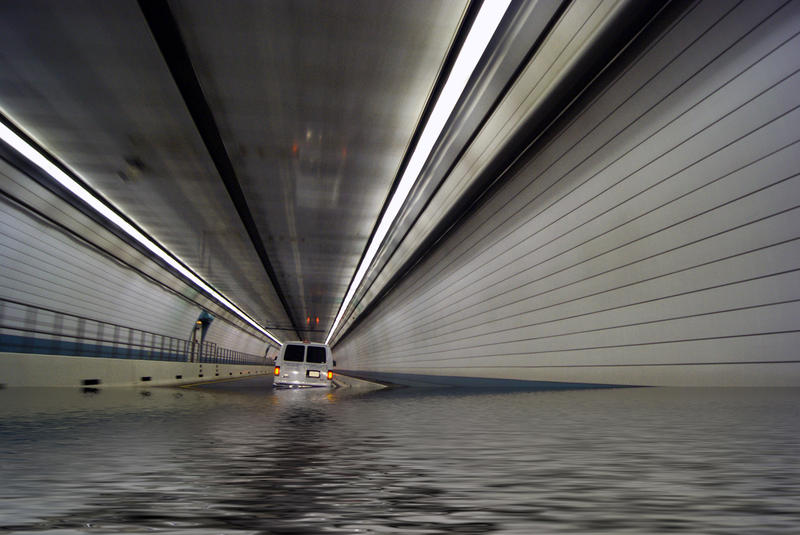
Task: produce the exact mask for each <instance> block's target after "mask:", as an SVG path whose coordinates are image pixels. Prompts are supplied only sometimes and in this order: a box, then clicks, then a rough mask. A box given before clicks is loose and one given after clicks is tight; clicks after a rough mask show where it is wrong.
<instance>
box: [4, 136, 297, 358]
mask: <svg viewBox="0 0 800 535" xmlns="http://www.w3.org/2000/svg"><path fill="white" fill-rule="evenodd" d="M0 139H2V140H3V141H5V142H6V143H8V144H9V145H11V147H13V148H14V150H16V151H17V152H19V153H20V154H21V155H22V156H24V157H25V158H27V159H28V160H29V161H30V162H31V163H33V164H34V165H36V166H37V167H39V168H40V169H41V170H42V171H44V172H45V173H47V174H48V175H49V176H50V177H51V178H53V180H55V181H56V182H58V183H59V184H61V185H62V186H64V187H65V188H67V189H68V190H69V191H71V192H72V193H74V194H75V195H76V196H77V197H78V198H79V199H81V200H82V201H83V202H85V203H86V204H88V205H89V206H91V207H92V208H93V209H94V210H95V211H97V212H98V213H100V214H101V215H102V216H103V217H105V218H106V219H108V220H109V221H111V222H112V223H114V224H115V225H116V226H118V227H119V228H120V229H122V231H123V232H125V234H127V235H128V236H130V237H131V238H133V239H134V240H136V241H137V242H139V243H140V244H142V245H144V246H145V247H146V248H147V249H148V250H149V251H151V252H152V253H153V254H155V255H156V256H157V257H159V258H160V259H162V260H163V261H164V262H166V263H167V264H169V265H170V266H171V267H172V268H173V269H174V270H175V271H177V272H178V273H180V274H181V275H183V277H185V278H186V279H188V280H189V281H191V282H192V283H194V284H195V285H197V286H199V287H200V288H202V289H203V290H204V291H206V292H207V293H208V294H209V295H211V296H212V297H213V298H214V299H216V300H217V301H219V302H220V303H222V304H223V305H224V306H225V307H226V308H227V309H228V310H230V311H231V312H233V313H234V314H236V315H237V316H239V317H240V318H242V319H243V320H244V321H246V322H247V323H249V324H250V325H252V326H253V327H254V328H255V329H257V330H258V331H259V332H262V333H264V334H265V335H266V336H267V337H269V338H270V339H271V340H273V341H274V342H276V343H277V344H278V345H283V344H282V343H281V342H280V340H278V339H277V338H275V337H274V336H273V335H272V333H270V332H269V331H267V330H266V329H264V328H263V327H261V326H260V325H259V324H258V323H256V322H255V321H254V320H253V319H251V318H250V316H248V315H247V314H245V313H244V311H242V310H241V309H239V308H238V307H237V306H236V305H234V304H233V303H232V302H231V301H230V300H228V299H227V298H226V297H225V296H223V295H222V294H221V293H219V292H218V291H216V290H215V289H214V288H212V287H211V286H209V285H208V284H207V283H206V282H205V281H203V279H201V278H200V277H198V276H197V275H195V274H194V273H192V272H191V271H190V270H189V269H187V268H186V267H185V266H184V265H183V264H182V263H181V262H179V261H178V260H176V259H175V258H174V257H173V256H172V255H171V254H169V253H168V252H167V251H166V250H165V249H163V248H162V247H161V246H160V245H158V244H157V243H155V242H153V241H152V240H151V239H149V238H148V237H147V236H145V235H144V234H142V233H141V232H139V231H138V230H137V229H136V227H134V226H133V225H131V224H130V223H128V222H127V221H125V219H124V218H122V217H121V216H120V215H119V213H117V211H115V210H114V209H111V208H109V207H108V206H107V205H106V204H104V203H103V202H101V201H100V200H99V199H98V198H97V197H95V196H94V195H92V194H91V193H90V192H89V191H88V190H86V188H84V187H83V186H81V185H80V184H79V183H78V182H76V181H75V180H73V179H72V178H71V177H70V176H69V175H68V174H66V173H65V172H64V171H62V170H61V169H59V167H58V166H56V165H55V164H53V163H52V162H51V161H50V160H48V159H47V158H45V157H44V155H42V154H41V153H40V152H39V151H38V150H37V149H36V148H34V147H33V146H32V145H30V144H29V143H28V142H27V141H25V140H24V139H22V138H21V137H20V136H18V135H17V134H16V133H15V132H14V131H12V130H11V129H9V128H8V127H7V126H6V125H4V124H3V123H2V122H0Z"/></svg>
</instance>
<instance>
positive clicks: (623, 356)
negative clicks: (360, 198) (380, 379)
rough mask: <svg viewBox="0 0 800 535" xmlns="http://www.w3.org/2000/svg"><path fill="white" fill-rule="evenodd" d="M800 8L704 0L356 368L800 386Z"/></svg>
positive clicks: (380, 322)
mask: <svg viewBox="0 0 800 535" xmlns="http://www.w3.org/2000/svg"><path fill="white" fill-rule="evenodd" d="M798 33H800V2H742V3H734V2H699V3H697V4H695V5H694V6H692V7H691V8H689V9H688V10H687V11H686V12H685V13H684V14H683V15H682V16H681V17H679V18H678V19H677V20H674V21H672V22H671V23H670V24H669V26H668V27H666V28H664V29H663V30H660V31H659V33H658V35H655V36H653V37H652V38H651V39H650V40H649V42H648V44H647V46H646V47H645V48H644V49H643V50H642V51H641V52H640V53H639V54H638V56H637V57H636V59H635V60H634V61H632V62H631V63H630V64H628V66H627V67H626V68H625V69H622V70H621V72H618V73H617V74H616V75H615V79H613V81H611V83H609V84H608V85H607V86H605V88H604V89H603V90H602V92H599V94H597V95H595V96H594V97H593V100H592V101H591V102H589V103H588V104H587V105H585V106H584V107H582V108H581V111H580V113H578V114H576V115H575V116H574V117H573V118H572V119H571V121H570V122H569V124H567V125H566V126H565V127H564V128H562V129H561V130H560V131H559V132H558V133H557V135H555V136H552V137H551V139H550V140H549V141H548V142H547V144H546V145H544V146H542V147H539V148H538V149H537V150H536V153H535V154H534V155H533V156H532V157H531V158H530V159H529V160H528V161H527V163H526V164H525V165H524V166H523V167H522V168H521V169H519V170H518V171H516V172H515V173H514V174H513V176H510V177H508V178H507V179H506V180H505V182H504V183H503V184H502V186H501V187H500V188H498V189H497V190H496V191H495V192H494V193H493V194H492V195H491V196H490V197H489V198H488V199H487V200H486V202H484V203H483V204H482V205H481V206H480V207H479V208H478V209H477V210H476V211H475V212H474V213H472V214H471V215H469V217H468V218H467V219H466V220H465V222H464V223H463V224H461V225H460V226H459V227H458V228H457V229H456V230H455V231H454V232H452V233H451V234H450V235H449V236H448V237H447V238H446V240H444V242H443V243H442V244H441V245H440V246H439V247H438V248H437V249H436V250H435V251H434V252H433V253H432V254H431V255H430V256H429V257H427V258H426V259H425V260H424V261H423V262H421V263H420V264H418V265H417V267H416V269H415V270H414V272H413V273H411V274H410V275H409V276H407V277H406V278H405V279H404V280H403V281H401V283H400V284H398V286H397V287H396V288H395V289H394V290H393V291H392V292H391V293H390V294H389V295H388V296H387V297H386V299H385V300H384V301H383V302H382V303H381V304H380V305H379V306H378V307H376V309H375V310H374V311H373V312H372V313H371V314H370V316H369V317H367V318H366V319H365V320H364V321H362V322H361V323H360V325H358V326H357V327H356V328H355V329H354V330H353V331H352V332H351V333H349V335H348V336H347V337H345V338H344V339H343V341H342V342H341V343H340V344H338V346H336V347H335V348H334V353H335V356H336V358H337V360H338V362H339V366H340V367H342V368H347V369H352V370H362V371H378V372H393V373H420V374H439V375H454V376H481V377H497V378H521V379H536V380H553V381H579V382H595V383H615V384H616V383H624V384H668V385H781V384H787V385H798V384H800V363H799V362H800V361H798V356H797V347H798V344H800V322H799V321H798V318H800V275H799V273H800V239H799V238H800V178H798V176H797V174H798V171H799V170H800V165H798V164H800V143H798V142H799V141H800V129H798V126H797V125H798V124H800V72H798V71H800V37H799V36H798Z"/></svg>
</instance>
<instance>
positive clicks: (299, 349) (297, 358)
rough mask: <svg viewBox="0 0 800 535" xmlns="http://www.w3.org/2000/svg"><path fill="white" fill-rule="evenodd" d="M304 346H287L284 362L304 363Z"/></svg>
mask: <svg viewBox="0 0 800 535" xmlns="http://www.w3.org/2000/svg"><path fill="white" fill-rule="evenodd" d="M304 350H305V347H304V346H297V345H287V346H286V351H284V353H283V360H286V361H289V362H303V351H304Z"/></svg>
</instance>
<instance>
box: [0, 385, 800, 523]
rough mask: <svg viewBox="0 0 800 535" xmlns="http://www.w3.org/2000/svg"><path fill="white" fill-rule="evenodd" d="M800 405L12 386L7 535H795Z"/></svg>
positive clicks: (2, 438) (734, 398) (6, 419)
mask: <svg viewBox="0 0 800 535" xmlns="http://www.w3.org/2000/svg"><path fill="white" fill-rule="evenodd" d="M144 392H147V393H148V394H149V395H143V393H144ZM798 401H800V391H798V390H796V389H778V390H763V389H733V390H726V389H710V390H702V389H623V390H598V391H572V392H538V393H537V392H511V393H505V392H486V391H468V390H457V389H447V390H441V391H437V390H429V389H426V390H424V391H418V390H414V389H406V390H396V391H378V392H374V393H370V394H359V395H354V394H353V393H348V392H346V391H332V390H324V391H322V390H285V391H276V392H273V391H272V390H270V389H252V388H251V389H245V390H242V391H236V390H226V391H213V390H204V391H193V390H185V389H181V390H170V389H151V390H146V391H136V390H108V389H103V390H101V391H100V392H91V393H82V392H78V391H71V390H61V389H59V390H58V391H56V392H50V391H44V390H42V391H35V392H34V391H29V392H21V391H17V390H5V391H0V407H1V408H0V479H2V481H4V485H3V486H2V488H0V533H4V532H5V533H9V532H10V533H17V532H18V533H79V532H86V531H91V532H98V533H112V532H114V533H116V532H143V531H158V532H162V533H317V532H342V533H365V532H366V533H385V532H402V533H532V532H543V533H558V532H585V533H597V532H604V533H619V532H635V533H653V532H671V531H676V532H690V533H742V532H749V531H753V532H759V533H794V532H795V530H796V526H797V525H800V500H799V499H798V496H800V468H798V463H796V452H797V451H798V442H800V440H799V439H800V432H798V426H797V424H798V407H800V404H798Z"/></svg>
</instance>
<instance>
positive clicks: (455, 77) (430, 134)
mask: <svg viewBox="0 0 800 535" xmlns="http://www.w3.org/2000/svg"><path fill="white" fill-rule="evenodd" d="M509 3H510V0H484V2H483V5H482V6H481V9H480V11H478V15H477V16H476V17H475V21H474V22H473V24H472V28H470V30H469V34H468V35H467V38H466V40H464V45H463V46H462V47H461V50H460V51H459V53H458V57H457V58H456V61H455V63H454V64H453V69H452V70H451V71H450V75H449V76H448V77H447V81H446V82H445V84H444V87H443V88H442V92H441V93H440V94H439V98H438V99H437V100H436V104H435V105H434V107H433V111H432V112H431V115H430V117H428V121H427V122H426V123H425V128H424V129H423V131H422V135H421V136H420V138H419V141H418V142H417V146H416V147H415V148H414V152H413V154H412V155H411V159H409V161H408V165H407V166H406V169H405V171H404V172H403V176H402V177H401V178H400V183H399V184H398V186H397V189H396V190H395V192H394V195H392V199H391V201H389V205H388V206H387V207H386V212H384V214H383V217H382V218H381V221H380V223H379V224H378V228H377V230H376V231H375V235H374V236H373V237H372V240H371V241H370V243H369V247H368V248H367V252H366V254H365V255H364V258H363V259H362V261H361V264H359V266H358V270H357V271H356V274H355V277H353V282H352V283H351V284H350V287H349V288H348V289H347V294H346V295H345V298H344V301H342V306H341V307H340V308H339V313H338V314H337V315H336V319H335V320H334V322H333V325H332V326H331V330H330V331H329V332H328V336H327V338H326V339H325V343H326V344H327V343H329V342H330V340H331V337H333V333H334V331H336V328H337V327H338V326H339V322H340V321H341V320H342V316H344V312H345V310H346V309H347V307H348V305H349V304H350V301H352V299H353V295H355V293H356V289H357V288H358V286H359V284H361V281H362V280H363V279H364V276H365V275H366V273H367V269H368V268H369V266H370V264H371V263H372V261H373V260H374V259H375V255H376V254H377V253H378V249H380V246H381V245H382V244H383V240H384V239H385V238H386V235H387V234H388V233H389V229H390V228H391V226H392V224H393V223H394V220H395V218H396V217H397V214H398V213H399V212H400V208H402V206H403V203H405V201H406V198H408V194H409V193H410V192H411V188H412V187H413V186H414V184H415V183H416V181H417V179H418V178H419V173H420V171H422V166H423V165H425V162H426V161H427V159H428V156H430V153H431V151H432V150H433V145H434V144H435V143H436V140H437V139H439V135H440V134H441V133H442V129H443V128H444V125H445V123H446V122H447V119H448V118H449V117H450V115H451V114H452V113H453V109H454V108H455V106H456V104H457V103H458V99H459V98H461V94H462V93H463V92H464V88H465V87H466V85H467V82H468V81H469V77H470V76H472V71H474V70H475V66H476V65H477V64H478V61H479V60H480V58H481V56H483V53H484V51H485V50H486V46H487V45H488V44H489V40H490V39H491V38H492V36H493V35H494V32H495V30H497V25H498V24H500V20H501V19H502V18H503V15H504V14H505V12H506V9H508V5H509Z"/></svg>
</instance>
